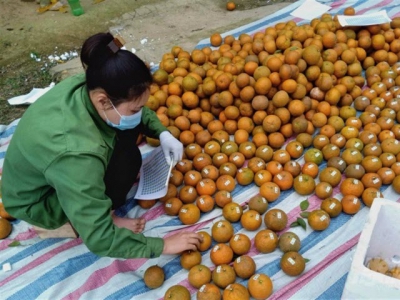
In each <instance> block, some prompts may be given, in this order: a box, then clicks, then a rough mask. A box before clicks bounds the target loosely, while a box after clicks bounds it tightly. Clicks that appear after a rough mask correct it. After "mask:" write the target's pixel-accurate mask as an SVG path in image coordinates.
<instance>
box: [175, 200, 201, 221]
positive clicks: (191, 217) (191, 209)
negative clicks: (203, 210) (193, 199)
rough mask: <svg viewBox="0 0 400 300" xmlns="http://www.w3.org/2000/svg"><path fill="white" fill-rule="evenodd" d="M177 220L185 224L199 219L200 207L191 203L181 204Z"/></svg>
mask: <svg viewBox="0 0 400 300" xmlns="http://www.w3.org/2000/svg"><path fill="white" fill-rule="evenodd" d="M178 216H179V220H181V222H182V223H183V224H185V225H191V224H194V223H196V222H197V221H198V220H200V209H199V208H198V207H197V206H196V205H195V204H193V203H189V204H184V205H182V207H181V209H180V210H179V214H178Z"/></svg>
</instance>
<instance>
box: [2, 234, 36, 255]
mask: <svg viewBox="0 0 400 300" xmlns="http://www.w3.org/2000/svg"><path fill="white" fill-rule="evenodd" d="M35 236H37V234H36V232H35V231H34V230H33V229H32V228H30V229H29V230H28V231H26V232H21V233H19V234H18V235H16V236H15V237H14V238H12V239H6V240H3V241H1V242H0V251H1V250H4V249H6V248H8V245H9V244H11V243H12V242H14V241H25V240H29V239H32V238H34V237H35Z"/></svg>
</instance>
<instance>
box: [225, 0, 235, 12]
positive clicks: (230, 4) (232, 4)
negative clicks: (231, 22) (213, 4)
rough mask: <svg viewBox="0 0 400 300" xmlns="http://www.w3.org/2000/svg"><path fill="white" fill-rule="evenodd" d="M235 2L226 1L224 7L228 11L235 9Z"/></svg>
mask: <svg viewBox="0 0 400 300" xmlns="http://www.w3.org/2000/svg"><path fill="white" fill-rule="evenodd" d="M235 8H236V4H235V2H233V1H229V2H227V3H226V9H227V10H229V11H232V10H235Z"/></svg>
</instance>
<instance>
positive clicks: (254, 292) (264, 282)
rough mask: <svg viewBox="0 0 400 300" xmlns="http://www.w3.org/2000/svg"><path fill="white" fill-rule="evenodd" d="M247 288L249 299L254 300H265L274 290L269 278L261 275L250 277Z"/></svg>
mask: <svg viewBox="0 0 400 300" xmlns="http://www.w3.org/2000/svg"><path fill="white" fill-rule="evenodd" d="M247 288H248V290H249V292H250V295H251V297H253V298H254V299H256V300H262V299H267V298H268V297H269V296H270V295H271V294H272V291H273V289H274V288H273V284H272V280H271V278H269V277H268V276H267V275H265V274H262V273H258V274H254V275H253V276H251V277H250V279H249V281H248V283H247Z"/></svg>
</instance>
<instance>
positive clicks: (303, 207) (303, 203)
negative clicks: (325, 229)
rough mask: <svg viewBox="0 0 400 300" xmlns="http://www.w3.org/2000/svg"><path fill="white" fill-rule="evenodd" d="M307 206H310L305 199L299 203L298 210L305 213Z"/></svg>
mask: <svg viewBox="0 0 400 300" xmlns="http://www.w3.org/2000/svg"><path fill="white" fill-rule="evenodd" d="M309 205H310V203H309V202H308V199H306V200H303V201H301V203H300V208H301V210H302V211H305V210H306V209H307V208H308V206H309Z"/></svg>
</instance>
